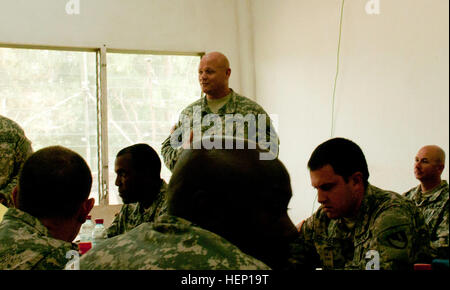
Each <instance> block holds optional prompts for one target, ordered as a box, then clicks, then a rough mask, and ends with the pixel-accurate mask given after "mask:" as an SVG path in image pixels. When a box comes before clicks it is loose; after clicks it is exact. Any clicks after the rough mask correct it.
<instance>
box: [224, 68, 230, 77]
mask: <svg viewBox="0 0 450 290" xmlns="http://www.w3.org/2000/svg"><path fill="white" fill-rule="evenodd" d="M225 74H226V76H227V77H230V76H231V68H228V69H227V70H226V72H225Z"/></svg>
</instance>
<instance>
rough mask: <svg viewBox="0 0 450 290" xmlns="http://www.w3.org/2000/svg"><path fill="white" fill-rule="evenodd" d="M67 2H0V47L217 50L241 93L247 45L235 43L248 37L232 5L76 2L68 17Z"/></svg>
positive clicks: (165, 0)
mask: <svg viewBox="0 0 450 290" xmlns="http://www.w3.org/2000/svg"><path fill="white" fill-rule="evenodd" d="M72 1H76V0H72ZM68 2H69V0H38V1H35V0H33V1H30V0H0V43H9V44H35V45H54V46H75V47H99V46H102V45H106V46H107V47H109V48H116V49H134V50H163V51H181V52H209V51H216V50H218V51H221V52H223V53H224V54H225V55H227V56H228V57H229V59H230V63H231V65H232V68H233V72H232V75H231V79H230V84H231V86H232V87H233V88H235V89H236V90H238V91H241V88H242V86H241V69H246V67H247V66H245V65H244V66H241V64H240V62H239V59H240V55H239V54H240V51H245V50H246V43H247V40H246V39H243V40H242V41H241V39H240V37H247V35H248V33H246V32H245V29H246V27H244V28H245V29H240V27H239V26H238V25H239V19H237V17H238V15H237V13H236V11H238V8H239V7H238V6H237V5H240V3H237V2H236V0H226V1H223V0H128V1H124V0H79V3H80V11H79V12H80V13H79V14H73V15H69V14H67V13H66V4H67V3H68ZM244 8H245V7H244ZM239 11H240V10H239ZM247 18H248V17H247ZM243 19H244V20H245V18H243ZM241 24H245V23H244V22H242V21H241ZM241 31H242V32H241ZM245 57H246V56H245ZM246 58H248V57H246ZM244 88H245V91H246V92H251V88H249V87H248V86H244Z"/></svg>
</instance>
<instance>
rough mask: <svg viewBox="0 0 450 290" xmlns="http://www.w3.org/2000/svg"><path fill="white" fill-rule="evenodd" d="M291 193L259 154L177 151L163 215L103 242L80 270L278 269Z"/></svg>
mask: <svg viewBox="0 0 450 290" xmlns="http://www.w3.org/2000/svg"><path fill="white" fill-rule="evenodd" d="M224 140H225V139H224ZM222 141H223V140H222ZM245 144H247V143H245ZM194 148H196V147H194ZM245 148H248V147H245ZM291 195H292V193H291V186H290V179H289V174H288V172H287V170H286V169H285V167H284V166H283V164H282V163H281V162H280V161H279V160H278V159H274V160H260V159H259V150H254V149H239V150H236V149H223V150H221V149H210V150H206V149H187V150H184V151H183V153H182V154H181V157H180V160H179V161H178V162H177V165H176V166H175V168H174V171H173V175H172V178H171V180H170V183H169V188H168V213H169V214H170V215H163V216H161V217H159V218H158V219H157V220H156V221H155V222H154V223H144V224H141V225H140V226H138V227H136V228H135V229H133V230H131V231H129V232H127V233H125V234H123V235H120V236H117V237H114V238H111V239H108V240H106V241H105V242H103V243H102V244H101V245H98V246H97V247H96V248H94V249H92V250H90V251H89V252H88V253H86V254H85V255H84V256H83V257H82V258H81V259H80V267H81V269H183V270H220V269H225V270H227V269H228V270H245V269H249V270H250V269H262V270H264V269H269V267H271V268H273V269H282V268H284V267H286V264H287V260H288V254H289V245H288V243H289V242H290V240H291V239H292V238H294V237H295V236H297V235H298V233H297V232H296V229H295V226H294V225H293V224H292V222H291V220H290V219H289V217H288V215H287V205H288V203H289V200H290V198H291ZM268 266H269V267H268Z"/></svg>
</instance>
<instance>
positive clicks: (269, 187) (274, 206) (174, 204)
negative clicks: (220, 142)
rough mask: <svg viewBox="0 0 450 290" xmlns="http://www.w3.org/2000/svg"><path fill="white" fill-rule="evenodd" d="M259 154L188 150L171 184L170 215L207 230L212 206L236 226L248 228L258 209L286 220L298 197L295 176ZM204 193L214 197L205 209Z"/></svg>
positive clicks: (282, 166)
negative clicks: (294, 189)
mask: <svg viewBox="0 0 450 290" xmlns="http://www.w3.org/2000/svg"><path fill="white" fill-rule="evenodd" d="M246 143H247V141H246ZM247 147H248V146H247V145H245V148H247ZM259 154H260V150H257V149H191V150H184V151H183V153H182V155H181V157H180V159H179V160H178V162H177V164H176V166H175V168H174V171H173V174H172V178H171V180H170V183H169V202H168V203H169V213H170V214H172V215H175V216H179V217H183V218H186V219H188V220H190V221H192V222H195V223H197V224H199V225H200V226H201V227H205V228H207V229H208V227H207V226H205V223H208V222H210V221H208V220H205V218H206V216H205V215H204V213H205V211H206V208H208V210H210V211H212V212H214V211H216V212H217V213H218V214H219V212H220V211H226V212H227V214H226V215H225V216H223V219H226V220H227V221H228V222H229V223H230V224H243V225H244V224H246V223H245V222H244V220H245V221H247V222H249V220H248V219H244V220H243V219H242V217H243V216H245V215H252V214H253V211H254V210H256V211H258V212H265V213H267V214H269V215H279V216H281V215H282V214H283V213H285V212H286V211H287V206H288V203H289V201H290V199H291V197H292V191H291V187H290V177H289V173H288V171H287V170H286V168H285V167H284V165H283V164H282V163H281V161H279V160H278V159H273V160H260V158H259V156H260V155H259ZM199 195H203V196H207V199H208V202H207V204H203V209H202V205H199V198H198V197H199ZM219 215H220V214H219ZM219 219H220V218H219ZM211 222H212V221H211ZM210 230H211V229H210Z"/></svg>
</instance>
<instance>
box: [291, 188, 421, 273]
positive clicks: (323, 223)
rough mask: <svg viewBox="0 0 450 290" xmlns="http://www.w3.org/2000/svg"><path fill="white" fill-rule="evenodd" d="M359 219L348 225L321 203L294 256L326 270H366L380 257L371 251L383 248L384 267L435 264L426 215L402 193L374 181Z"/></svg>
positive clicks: (307, 223)
mask: <svg viewBox="0 0 450 290" xmlns="http://www.w3.org/2000/svg"><path fill="white" fill-rule="evenodd" d="M354 221H355V225H354V227H352V229H348V228H347V227H346V224H345V220H344V219H342V218H339V219H330V218H328V217H327V215H326V213H325V212H324V211H323V210H322V207H320V208H319V209H318V210H317V211H316V212H315V213H314V214H313V215H312V216H311V217H309V218H308V219H306V220H305V222H304V223H303V225H302V227H301V229H300V237H299V240H298V243H297V246H296V248H294V253H293V256H294V257H295V258H296V259H297V260H298V263H299V264H303V265H304V264H306V263H309V264H310V265H309V266H310V267H313V268H315V267H318V268H323V269H325V270H333V269H349V270H350V269H355V270H357V269H359V270H364V269H366V266H367V265H368V263H369V262H370V261H372V260H373V257H374V256H373V255H371V253H373V252H369V251H370V250H375V251H377V252H378V254H379V268H380V269H382V270H400V269H402V270H403V269H409V270H412V269H413V264H414V263H428V262H430V238H429V232H428V227H427V225H426V224H425V220H424V218H423V215H422V214H421V213H420V211H419V209H418V208H417V207H416V206H415V205H414V203H412V202H411V201H409V200H407V199H406V198H404V197H402V196H401V195H399V194H397V193H394V192H390V191H385V190H382V189H379V188H377V187H375V186H372V185H370V184H369V185H368V188H367V189H366V192H365V195H364V198H363V201H362V203H361V207H360V209H359V211H358V214H357V216H356V218H355V219H354ZM366 255H367V258H366Z"/></svg>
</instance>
